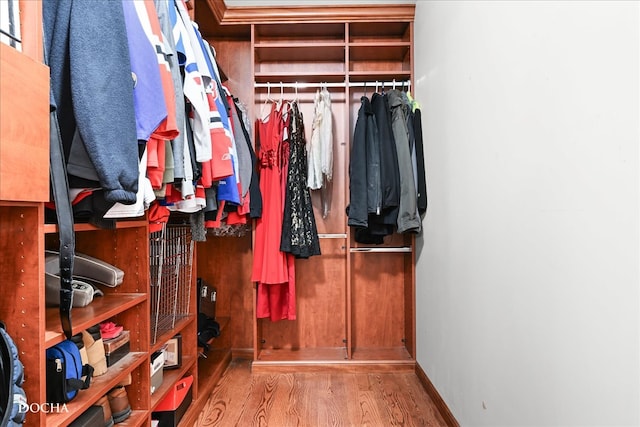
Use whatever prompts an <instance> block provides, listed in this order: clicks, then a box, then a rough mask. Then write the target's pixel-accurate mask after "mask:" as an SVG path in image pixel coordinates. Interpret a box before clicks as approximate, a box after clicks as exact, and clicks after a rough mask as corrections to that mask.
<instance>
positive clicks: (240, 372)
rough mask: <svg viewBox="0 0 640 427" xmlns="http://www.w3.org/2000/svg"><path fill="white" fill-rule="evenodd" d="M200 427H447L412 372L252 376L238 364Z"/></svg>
mask: <svg viewBox="0 0 640 427" xmlns="http://www.w3.org/2000/svg"><path fill="white" fill-rule="evenodd" d="M196 425H197V426H201V427H210V426H224V427H235V426H241V427H245V426H264V427H289V426H300V427H302V426H305V427H306V426H309V427H328V426H380V427H388V426H445V425H446V424H445V422H444V420H443V419H442V417H441V416H440V414H439V413H438V411H437V409H436V407H435V405H434V404H433V402H432V401H431V399H430V398H429V396H428V395H427V393H426V392H425V391H424V388H423V387H422V386H421V384H420V382H419V381H418V378H417V377H416V375H415V374H413V373H357V374H354V373H346V372H345V373H335V372H332V373H317V372H304V373H294V374H292V373H277V374H274V373H260V374H252V373H251V362H250V361H249V360H245V359H235V360H233V361H232V362H231V364H230V366H229V368H228V369H227V371H226V372H225V373H224V375H223V376H222V378H221V380H220V383H219V384H218V385H217V386H216V388H215V389H214V390H213V392H212V393H211V397H210V398H209V400H208V401H207V403H206V405H205V407H204V409H203V411H202V413H201V414H200V417H199V418H198V421H197V423H196Z"/></svg>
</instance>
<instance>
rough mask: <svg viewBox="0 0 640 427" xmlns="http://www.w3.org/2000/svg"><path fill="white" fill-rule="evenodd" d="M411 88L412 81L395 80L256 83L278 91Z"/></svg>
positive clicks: (261, 86) (256, 85) (260, 86)
mask: <svg viewBox="0 0 640 427" xmlns="http://www.w3.org/2000/svg"><path fill="white" fill-rule="evenodd" d="M365 86H366V87H378V86H381V87H385V88H387V87H403V86H405V87H411V81H410V80H393V81H382V80H379V81H373V82H348V83H347V82H339V83H331V82H329V83H304V82H286V83H284V82H278V83H271V82H267V83H255V85H254V87H256V88H267V89H278V88H285V87H286V88H291V89H307V88H321V87H365Z"/></svg>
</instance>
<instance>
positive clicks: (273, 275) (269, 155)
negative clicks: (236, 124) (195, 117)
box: [251, 104, 296, 321]
mask: <svg viewBox="0 0 640 427" xmlns="http://www.w3.org/2000/svg"><path fill="white" fill-rule="evenodd" d="M283 131H284V122H283V120H282V111H281V110H279V109H278V108H276V105H275V104H273V105H272V106H271V113H270V114H269V117H268V120H267V121H266V122H265V121H262V120H258V121H257V122H256V133H257V135H258V140H259V147H258V152H257V156H258V168H259V173H260V192H261V193H262V200H263V207H262V217H261V218H258V220H257V221H256V229H255V244H254V251H253V269H252V274H251V281H253V282H257V283H258V295H257V310H256V311H257V317H258V318H265V317H268V318H270V319H271V320H273V321H276V320H282V319H290V320H292V319H295V317H296V313H295V269H294V260H293V257H292V256H290V254H287V253H284V252H281V251H280V237H281V234H282V220H283V215H284V199H283V180H284V179H286V176H287V174H286V164H283V162H281V156H280V151H281V149H282V147H283V145H282V144H283V141H282V137H283ZM283 168H284V169H283Z"/></svg>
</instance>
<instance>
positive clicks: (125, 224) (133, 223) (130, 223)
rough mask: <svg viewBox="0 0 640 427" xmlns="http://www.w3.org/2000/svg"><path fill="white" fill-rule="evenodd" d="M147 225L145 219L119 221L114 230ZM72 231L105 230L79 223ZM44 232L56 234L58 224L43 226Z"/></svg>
mask: <svg viewBox="0 0 640 427" xmlns="http://www.w3.org/2000/svg"><path fill="white" fill-rule="evenodd" d="M146 225H147V221H146V220H145V219H139V218H137V219H130V220H129V219H128V220H120V221H117V222H116V229H117V230H119V229H123V228H138V227H145V226H146ZM73 229H74V230H75V231H76V232H79V231H98V230H105V229H103V228H99V227H96V226H95V225H93V224H88V223H80V224H75V225H74V227H73ZM44 232H45V233H47V234H52V233H57V232H58V224H45V225H44Z"/></svg>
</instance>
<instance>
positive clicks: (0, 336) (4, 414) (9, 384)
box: [0, 322, 28, 427]
mask: <svg viewBox="0 0 640 427" xmlns="http://www.w3.org/2000/svg"><path fill="white" fill-rule="evenodd" d="M0 368H1V369H0V426H2V427H5V426H7V427H12V426H18V425H21V424H23V423H24V418H25V415H26V414H27V408H28V405H27V395H26V394H25V393H24V390H23V389H22V383H23V382H24V366H23V365H22V362H20V359H19V358H18V348H17V347H16V345H15V343H14V342H13V339H11V337H10V336H9V334H8V333H7V331H6V328H5V325H4V323H2V322H0Z"/></svg>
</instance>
